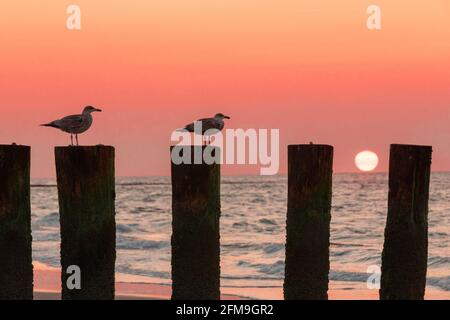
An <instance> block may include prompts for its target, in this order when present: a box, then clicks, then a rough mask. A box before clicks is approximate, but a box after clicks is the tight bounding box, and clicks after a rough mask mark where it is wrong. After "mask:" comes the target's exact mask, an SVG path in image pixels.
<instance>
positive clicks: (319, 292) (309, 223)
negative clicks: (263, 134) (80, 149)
mask: <svg viewBox="0 0 450 320" xmlns="http://www.w3.org/2000/svg"><path fill="white" fill-rule="evenodd" d="M288 161H289V163H288V211H287V221H286V266H285V279H284V298H285V299H286V300H303V299H304V300H319V299H322V300H325V299H328V273H329V270H330V260H329V246H330V220H331V214H330V210H331V192H332V174H333V147H332V146H328V145H314V144H309V145H290V146H289V147H288Z"/></svg>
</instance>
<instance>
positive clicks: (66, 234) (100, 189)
mask: <svg viewBox="0 0 450 320" xmlns="http://www.w3.org/2000/svg"><path fill="white" fill-rule="evenodd" d="M55 156H56V174H57V180H58V198H59V211H60V223H61V266H62V270H61V280H62V298H63V299H68V300H69V299H70V300H74V299H105V300H106V299H114V279H115V278H114V264H115V260H116V247H115V246H116V223H115V209H114V200H115V178H114V148H113V147H109V146H89V147H56V148H55ZM73 265H75V266H78V267H79V268H80V270H81V289H76V288H75V289H70V288H69V287H68V285H67V284H68V280H69V282H71V283H72V285H73V284H74V282H73V281H74V279H73V278H71V276H72V275H74V273H67V271H68V268H69V266H73ZM69 270H71V269H69ZM69 278H70V279H69Z"/></svg>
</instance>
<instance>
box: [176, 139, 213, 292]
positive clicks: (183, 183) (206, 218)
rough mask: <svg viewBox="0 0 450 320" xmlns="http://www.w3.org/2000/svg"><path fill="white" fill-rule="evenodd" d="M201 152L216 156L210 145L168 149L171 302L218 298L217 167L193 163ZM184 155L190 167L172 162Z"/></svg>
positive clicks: (203, 163) (202, 161)
mask: <svg viewBox="0 0 450 320" xmlns="http://www.w3.org/2000/svg"><path fill="white" fill-rule="evenodd" d="M207 148H209V149H207ZM211 148H213V149H211ZM205 150H206V151H207V150H210V151H211V150H213V151H212V152H211V153H213V154H215V155H218V154H219V153H220V149H219V148H214V147H211V146H203V147H202V146H175V147H172V148H171V155H172V299H178V300H181V299H183V300H191V299H199V300H218V299H220V242H219V237H220V236H219V217H220V164H219V163H213V164H207V163H205V161H204V159H202V160H201V163H200V164H194V163H193V160H194V154H195V153H196V152H197V153H200V154H202V153H203V152H204V151H205ZM186 152H187V153H190V155H187V158H186V159H191V164H188V163H182V164H176V163H174V159H173V157H174V155H182V154H183V155H185V156H186Z"/></svg>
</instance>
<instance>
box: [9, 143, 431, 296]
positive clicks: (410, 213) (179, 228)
mask: <svg viewBox="0 0 450 320" xmlns="http://www.w3.org/2000/svg"><path fill="white" fill-rule="evenodd" d="M172 148H184V149H183V150H181V152H185V151H189V152H191V154H194V153H195V151H194V149H195V148H213V147H210V146H195V147H194V146H189V147H186V146H184V147H172ZM172 148H171V151H173V150H172ZM202 151H203V150H202ZM213 152H220V150H219V149H215V150H213ZM431 152H432V149H431V147H429V146H413V145H398V144H396V145H391V149H390V164H389V195H388V212H387V223H386V229H385V242H384V248H383V254H382V268H381V271H382V274H381V289H380V298H381V299H423V298H424V294H425V283H426V271H427V248H428V224H427V220H428V194H429V181H430V164H431ZM55 158H56V173H57V185H58V199H59V213H60V227H61V289H62V299H113V298H114V294H115V276H114V273H115V271H114V270H115V267H114V265H115V260H116V248H115V246H116V223H115V206H114V202H115V170H114V148H113V147H110V146H89V147H56V148H55ZM332 167H333V147H332V146H328V145H312V144H308V145H290V146H289V147H288V208H287V220H286V231H287V232H286V264H285V279H284V297H285V299H287V300H295V299H327V298H328V293H327V292H328V283H329V279H328V274H329V270H330V259H329V256H330V255H329V250H330V249H329V247H330V220H331V200H332V199H331V198H332ZM361 219H364V216H361ZM219 220H220V164H206V163H201V164H179V165H176V164H173V163H172V228H173V233H172V239H171V244H172V299H187V300H190V299H202V300H205V299H220V227H219ZM380 223H382V221H380ZM31 243H32V236H31V208H30V147H27V146H17V145H1V146H0V299H32V297H33V266H32V245H31ZM71 266H77V267H79V270H80V276H81V287H80V288H73V287H72V286H68V285H67V282H68V280H69V277H70V276H71V274H70V272H68V270H69V269H70V268H71Z"/></svg>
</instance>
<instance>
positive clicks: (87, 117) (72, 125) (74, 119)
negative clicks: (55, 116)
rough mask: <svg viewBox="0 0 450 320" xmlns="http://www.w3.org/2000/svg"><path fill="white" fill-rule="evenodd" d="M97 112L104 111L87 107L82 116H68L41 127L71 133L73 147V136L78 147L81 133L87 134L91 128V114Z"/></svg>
mask: <svg viewBox="0 0 450 320" xmlns="http://www.w3.org/2000/svg"><path fill="white" fill-rule="evenodd" d="M95 111H98V112H101V111H102V110H100V109H97V108H94V107H92V106H87V107H85V108H84V110H83V113H82V114H74V115H71V116H67V117H64V118H62V119H59V120H55V121H52V122H50V123H46V124H41V126H44V127H52V128H56V129H60V130H62V131H64V132H67V133H70V144H71V145H72V146H73V135H75V139H76V142H77V145H78V135H79V134H80V133H83V132H85V131H86V130H88V129H89V128H90V127H91V125H92V121H93V118H92V115H91V113H92V112H95Z"/></svg>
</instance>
